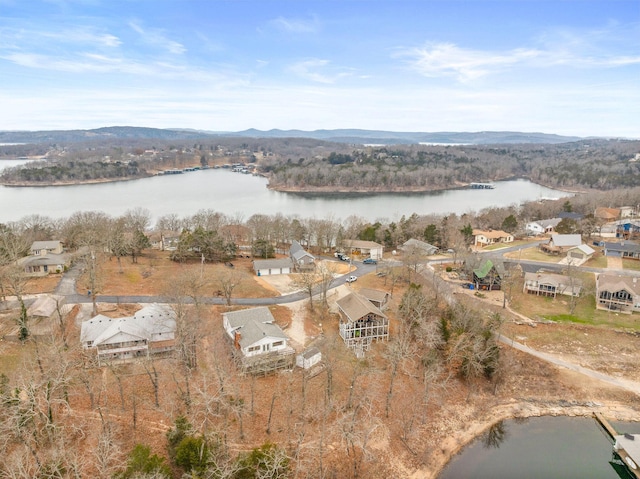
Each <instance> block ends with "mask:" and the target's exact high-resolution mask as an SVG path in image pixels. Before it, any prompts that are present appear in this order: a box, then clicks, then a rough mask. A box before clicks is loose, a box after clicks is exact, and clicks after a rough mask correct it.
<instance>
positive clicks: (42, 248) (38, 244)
mask: <svg viewBox="0 0 640 479" xmlns="http://www.w3.org/2000/svg"><path fill="white" fill-rule="evenodd" d="M30 251H31V254H42V255H44V254H47V253H54V254H60V253H62V252H63V251H64V249H63V247H62V242H61V241H58V240H54V241H34V242H33V243H32V244H31V248H30Z"/></svg>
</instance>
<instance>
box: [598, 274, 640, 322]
mask: <svg viewBox="0 0 640 479" xmlns="http://www.w3.org/2000/svg"><path fill="white" fill-rule="evenodd" d="M596 308H597V309H606V310H609V311H620V312H622V313H633V312H637V311H640V279H638V278H636V277H635V276H622V275H614V274H606V273H600V274H599V275H598V277H597V279H596Z"/></svg>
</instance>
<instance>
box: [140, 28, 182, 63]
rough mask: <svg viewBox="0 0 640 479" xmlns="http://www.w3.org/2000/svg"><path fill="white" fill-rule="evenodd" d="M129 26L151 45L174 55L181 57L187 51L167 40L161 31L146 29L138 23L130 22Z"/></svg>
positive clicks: (174, 42) (178, 44)
mask: <svg viewBox="0 0 640 479" xmlns="http://www.w3.org/2000/svg"><path fill="white" fill-rule="evenodd" d="M129 26H130V27H131V29H132V30H133V31H135V32H136V33H138V34H139V35H140V36H141V37H142V39H143V41H144V42H145V43H147V44H149V45H152V46H156V47H159V48H162V49H164V50H167V51H168V52H169V53H172V54H174V55H181V54H183V53H185V52H186V51H187V49H186V48H185V46H184V45H182V44H181V43H179V42H176V41H174V40H171V39H169V38H167V37H166V36H165V35H164V33H163V32H162V31H161V30H158V29H144V28H142V27H141V26H140V25H139V24H138V23H136V22H129Z"/></svg>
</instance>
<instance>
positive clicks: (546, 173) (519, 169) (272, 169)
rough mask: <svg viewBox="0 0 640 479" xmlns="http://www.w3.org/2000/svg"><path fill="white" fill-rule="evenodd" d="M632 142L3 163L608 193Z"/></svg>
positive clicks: (20, 153)
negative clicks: (221, 169)
mask: <svg viewBox="0 0 640 479" xmlns="http://www.w3.org/2000/svg"><path fill="white" fill-rule="evenodd" d="M639 152H640V141H637V140H604V139H589V140H581V141H577V142H571V143H560V144H545V145H538V144H520V145H482V146H478V145H475V146H464V145H451V146H443V145H394V146H388V147H386V146H378V147H375V146H363V145H348V144H341V143H331V142H323V141H321V140H312V139H304V138H289V139H277V138H268V139H267V138H216V139H215V140H212V139H205V140H202V141H194V140H189V141H188V142H186V141H185V140H175V141H171V142H169V141H167V140H148V139H146V140H142V139H138V140H118V141H114V142H111V143H107V142H105V140H100V141H96V142H83V143H70V144H66V145H49V146H47V147H44V146H42V145H5V146H2V147H0V157H5V158H15V157H26V156H30V157H37V158H42V160H41V161H37V162H33V163H30V164H28V165H25V166H24V167H20V168H13V169H10V170H8V171H5V172H4V173H3V174H2V176H1V177H0V180H1V181H2V182H3V183H5V184H22V183H29V184H32V183H35V184H38V183H40V184H47V183H56V182H74V181H76V182H86V181H91V180H105V179H112V180H116V179H123V178H135V177H140V176H149V175H152V174H155V173H156V172H158V171H162V170H166V169H171V168H185V167H192V166H198V167H208V166H214V165H221V164H224V163H235V162H239V163H243V164H253V165H254V166H256V167H257V171H258V172H259V173H261V174H264V175H265V176H267V177H268V178H269V187H270V188H273V189H278V190H291V191H352V192H353V191H427V190H437V189H446V188H453V187H458V186H462V185H465V184H468V183H471V182H484V181H496V180H503V179H508V178H514V177H525V178H528V179H530V180H531V181H533V182H535V183H539V184H542V185H545V186H549V187H554V188H560V189H562V188H565V189H598V190H612V189H616V188H624V187H632V186H635V185H637V184H640V166H639V163H640V161H639V160H638V157H637V156H636V155H637V154H638V153H639Z"/></svg>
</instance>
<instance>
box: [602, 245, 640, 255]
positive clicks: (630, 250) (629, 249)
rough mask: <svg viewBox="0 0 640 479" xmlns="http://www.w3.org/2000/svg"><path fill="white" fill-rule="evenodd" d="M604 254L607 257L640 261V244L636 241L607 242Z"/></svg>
mask: <svg viewBox="0 0 640 479" xmlns="http://www.w3.org/2000/svg"><path fill="white" fill-rule="evenodd" d="M603 252H604V255H605V256H612V257H617V258H629V259H640V244H638V243H636V242H634V241H621V242H619V243H613V242H608V241H606V242H605V243H604V247H603Z"/></svg>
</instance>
